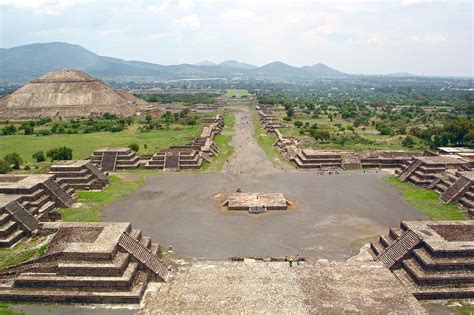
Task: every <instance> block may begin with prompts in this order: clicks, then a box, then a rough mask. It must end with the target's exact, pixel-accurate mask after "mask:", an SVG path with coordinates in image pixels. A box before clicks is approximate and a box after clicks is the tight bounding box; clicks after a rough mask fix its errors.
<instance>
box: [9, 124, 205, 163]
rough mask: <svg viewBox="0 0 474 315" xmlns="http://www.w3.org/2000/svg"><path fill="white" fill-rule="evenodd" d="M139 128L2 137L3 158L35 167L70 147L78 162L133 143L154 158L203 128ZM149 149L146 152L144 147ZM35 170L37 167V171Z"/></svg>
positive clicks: (185, 140)
mask: <svg viewBox="0 0 474 315" xmlns="http://www.w3.org/2000/svg"><path fill="white" fill-rule="evenodd" d="M138 127H139V124H133V125H132V126H130V127H129V128H128V129H127V130H124V131H121V132H115V133H112V132H96V133H89V134H72V135H67V134H64V135H50V136H35V135H31V136H26V135H13V136H2V137H0V157H1V158H3V156H5V155H6V154H8V153H12V152H17V153H18V154H19V155H20V156H21V157H22V158H23V160H24V161H25V163H26V164H33V162H34V161H33V158H32V155H33V154H34V153H35V152H38V151H44V152H45V153H46V152H47V151H48V150H51V149H53V148H57V147H60V146H67V147H69V148H71V149H72V150H73V158H74V159H85V158H87V157H89V156H90V155H91V154H92V153H93V152H94V151H95V150H96V149H99V148H103V147H127V146H128V145H130V144H132V143H137V144H138V145H139V146H140V151H139V154H153V153H155V152H157V151H158V150H159V149H161V148H167V147H169V146H171V145H184V144H186V143H188V142H190V139H192V138H194V137H197V136H199V134H200V133H201V131H202V126H201V125H195V126H183V125H171V126H170V128H169V129H163V130H152V131H149V132H140V131H138V130H137V128H138ZM145 145H146V146H147V148H145V147H144V146H145ZM33 168H34V167H33Z"/></svg>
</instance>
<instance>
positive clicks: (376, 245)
mask: <svg viewBox="0 0 474 315" xmlns="http://www.w3.org/2000/svg"><path fill="white" fill-rule="evenodd" d="M370 248H371V249H372V252H373V255H372V256H373V257H374V258H375V257H377V256H379V255H380V254H382V252H383V251H384V247H383V246H382V244H380V242H379V241H373V242H370Z"/></svg>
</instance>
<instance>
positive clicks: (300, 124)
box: [294, 120, 303, 128]
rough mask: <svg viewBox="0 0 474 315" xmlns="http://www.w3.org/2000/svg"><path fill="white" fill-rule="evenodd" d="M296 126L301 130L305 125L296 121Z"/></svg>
mask: <svg viewBox="0 0 474 315" xmlns="http://www.w3.org/2000/svg"><path fill="white" fill-rule="evenodd" d="M294 124H295V126H296V128H301V127H302V126H303V123H302V122H301V121H299V120H297V121H295V122H294Z"/></svg>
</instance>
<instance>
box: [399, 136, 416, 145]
mask: <svg viewBox="0 0 474 315" xmlns="http://www.w3.org/2000/svg"><path fill="white" fill-rule="evenodd" d="M414 144H415V139H414V138H413V137H412V136H406V137H405V139H403V141H402V145H403V146H404V147H407V148H411V147H412V146H413V145H414Z"/></svg>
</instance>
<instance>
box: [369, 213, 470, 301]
mask: <svg viewBox="0 0 474 315" xmlns="http://www.w3.org/2000/svg"><path fill="white" fill-rule="evenodd" d="M438 222H439V223H438ZM448 224H450V225H452V226H453V227H452V228H450V229H447V228H446V229H445V230H446V231H448V232H449V234H450V235H451V237H454V236H453V235H459V237H461V238H464V239H466V229H467V228H468V227H469V226H472V222H469V221H464V222H463V221H460V222H454V223H453V222H449V221H427V222H426V223H425V222H423V221H413V222H402V223H401V227H400V228H396V229H393V228H392V229H390V232H389V234H388V235H386V236H385V235H382V236H381V237H380V239H379V240H378V241H375V242H372V243H371V246H370V249H371V250H370V252H371V254H372V256H373V257H374V260H376V261H381V262H383V263H384V265H385V266H387V267H388V268H389V269H390V270H391V271H392V272H393V273H394V274H395V276H396V277H397V278H398V279H399V280H400V282H401V283H402V284H403V285H405V286H408V287H410V288H411V291H412V293H413V295H414V296H415V297H416V298H418V299H459V298H462V299H464V298H474V250H473V249H472V246H469V245H463V244H462V243H460V241H458V242H451V241H447V240H445V239H444V237H442V236H440V234H438V233H437V232H436V231H435V230H433V229H432V227H433V226H434V227H433V228H436V225H442V226H443V225H444V226H445V225H448ZM458 227H460V228H462V229H458V230H456V229H457V228H458ZM419 233H421V234H419ZM420 235H426V237H427V238H425V236H423V237H421V236H420ZM471 235H472V234H471ZM455 237H458V236H455ZM467 244H469V243H467Z"/></svg>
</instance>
